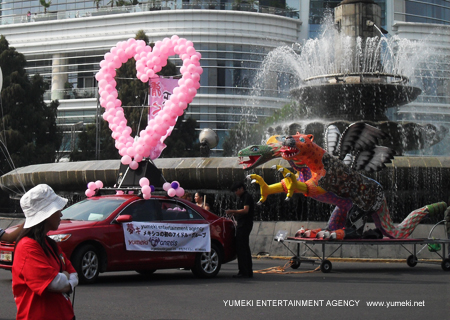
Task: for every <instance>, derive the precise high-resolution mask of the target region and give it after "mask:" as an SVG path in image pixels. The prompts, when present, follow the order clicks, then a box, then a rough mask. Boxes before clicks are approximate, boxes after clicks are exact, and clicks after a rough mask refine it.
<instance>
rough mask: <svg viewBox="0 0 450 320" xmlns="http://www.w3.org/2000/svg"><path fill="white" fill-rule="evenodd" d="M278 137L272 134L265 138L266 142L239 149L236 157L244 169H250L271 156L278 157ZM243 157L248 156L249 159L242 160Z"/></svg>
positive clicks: (280, 143)
mask: <svg viewBox="0 0 450 320" xmlns="http://www.w3.org/2000/svg"><path fill="white" fill-rule="evenodd" d="M279 137H280V136H272V137H270V138H269V140H267V144H262V145H252V146H249V147H247V148H244V149H242V150H240V151H239V153H238V157H239V160H240V164H243V165H244V170H250V169H252V168H254V167H257V166H259V165H261V164H263V163H266V162H267V161H269V160H271V159H273V158H276V157H280V156H281V154H280V153H279V150H280V149H281V147H282V141H281V139H280V138H279ZM244 157H248V158H249V160H245V161H244V159H243V158H244Z"/></svg>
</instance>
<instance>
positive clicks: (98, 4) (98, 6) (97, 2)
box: [94, 0, 103, 9]
mask: <svg viewBox="0 0 450 320" xmlns="http://www.w3.org/2000/svg"><path fill="white" fill-rule="evenodd" d="M102 1H103V0H94V4H95V6H96V7H97V9H99V8H100V2H102Z"/></svg>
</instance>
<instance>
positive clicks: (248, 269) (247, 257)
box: [236, 222, 253, 276]
mask: <svg viewBox="0 0 450 320" xmlns="http://www.w3.org/2000/svg"><path fill="white" fill-rule="evenodd" d="M252 228H253V222H252V223H251V224H250V223H246V224H244V225H242V226H240V225H238V226H237V228H236V254H237V259H238V268H239V273H240V274H242V275H243V276H253V263H252V252H251V250H250V232H251V231H252Z"/></svg>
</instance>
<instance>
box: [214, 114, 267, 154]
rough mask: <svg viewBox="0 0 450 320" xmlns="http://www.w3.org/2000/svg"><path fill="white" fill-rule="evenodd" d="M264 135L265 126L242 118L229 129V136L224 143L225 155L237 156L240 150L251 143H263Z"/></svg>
mask: <svg viewBox="0 0 450 320" xmlns="http://www.w3.org/2000/svg"><path fill="white" fill-rule="evenodd" d="M262 137H263V126H261V125H258V124H250V123H248V122H247V121H246V120H242V121H241V122H239V123H238V124H237V125H236V126H235V127H234V128H232V129H231V130H229V131H228V136H227V137H226V138H225V141H224V142H223V144H222V147H223V155H224V156H225V157H232V156H236V155H237V153H238V151H239V150H241V149H243V148H245V147H247V146H249V145H251V144H261V140H262Z"/></svg>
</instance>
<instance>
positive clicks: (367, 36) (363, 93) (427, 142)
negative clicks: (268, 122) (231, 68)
mask: <svg viewBox="0 0 450 320" xmlns="http://www.w3.org/2000/svg"><path fill="white" fill-rule="evenodd" d="M380 24H381V9H380V7H379V6H378V5H377V4H376V3H374V2H372V1H370V0H344V1H343V2H341V3H340V5H339V6H338V7H336V8H335V11H334V20H333V19H332V18H331V15H330V16H329V17H328V18H327V19H326V21H325V23H324V24H323V30H322V35H321V36H320V37H319V38H318V39H310V40H308V41H306V42H305V44H304V45H295V46H292V47H280V48H278V49H276V50H274V51H273V52H271V53H270V54H269V56H268V58H267V59H266V61H265V63H264V68H263V71H262V75H260V77H261V78H270V77H267V75H268V74H270V73H272V72H273V70H277V72H278V73H288V74H291V75H292V76H291V77H290V81H291V82H290V83H289V85H290V86H291V87H295V88H294V89H292V90H290V94H291V96H292V97H293V98H294V99H296V100H297V101H298V103H299V104H300V106H301V107H302V108H305V109H306V110H307V114H308V116H307V118H308V119H306V121H305V119H301V120H298V121H294V122H292V121H290V122H289V123H283V124H277V125H274V126H272V127H271V128H269V134H273V133H275V132H276V133H279V134H280V133H281V134H295V132H296V131H299V132H306V133H313V134H314V135H315V136H316V138H319V139H321V138H322V135H323V133H324V132H325V129H326V127H327V126H328V125H330V124H334V125H336V126H338V128H339V129H341V130H343V129H344V128H345V127H346V126H347V125H348V124H350V123H352V122H355V121H365V122H368V123H370V124H372V125H374V126H375V127H378V128H380V129H381V130H383V131H384V132H386V133H388V134H389V139H386V141H383V144H384V145H387V146H389V147H391V148H393V149H394V150H395V151H396V152H397V155H402V154H404V153H405V152H407V151H413V150H419V149H422V148H424V147H426V146H431V145H434V144H436V143H438V142H439V141H441V140H442V138H443V137H444V136H445V134H446V132H447V130H446V129H445V128H444V127H439V128H438V127H436V126H435V125H432V124H426V125H420V124H417V123H413V122H408V123H407V122H403V123H400V122H395V121H390V120H389V119H388V117H387V116H386V111H387V110H388V109H391V108H395V107H399V106H402V105H405V104H407V103H409V102H412V101H414V100H415V99H416V98H417V97H418V96H419V95H420V94H421V92H422V90H421V88H420V87H422V83H421V81H422V77H421V75H418V74H417V70H418V67H419V65H420V64H424V63H426V62H427V61H430V60H431V59H432V54H431V53H432V52H430V50H428V48H427V44H426V42H414V41H409V40H407V39H400V38H398V37H395V36H394V37H389V38H387V37H386V36H384V35H383V34H382V30H381V29H380V27H378V26H380ZM272 78H273V77H272ZM268 85H271V84H268Z"/></svg>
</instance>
